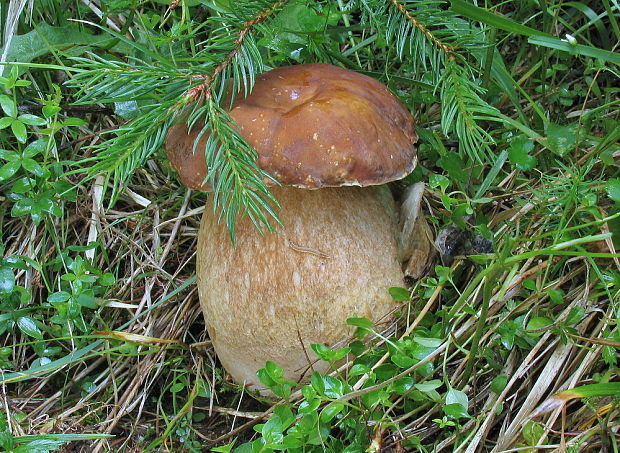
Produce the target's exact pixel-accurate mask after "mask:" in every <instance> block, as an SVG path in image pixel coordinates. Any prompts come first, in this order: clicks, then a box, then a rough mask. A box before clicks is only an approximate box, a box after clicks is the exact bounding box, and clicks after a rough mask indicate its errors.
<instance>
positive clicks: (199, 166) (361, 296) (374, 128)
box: [166, 64, 417, 388]
mask: <svg viewBox="0 0 620 453" xmlns="http://www.w3.org/2000/svg"><path fill="white" fill-rule="evenodd" d="M230 116H231V117H232V118H233V120H234V121H235V122H236V123H237V125H238V126H239V131H240V133H241V134H242V135H243V137H244V138H245V139H246V140H247V141H248V143H249V144H250V145H252V146H253V147H254V148H255V149H256V151H257V152H258V156H259V157H258V165H259V166H260V167H261V168H262V169H263V170H265V171H266V172H268V173H269V174H271V175H272V176H273V177H274V178H275V179H277V180H278V181H279V182H280V183H281V184H282V185H283V187H275V188H273V194H274V195H275V197H276V198H277V199H278V201H279V202H280V204H281V206H282V209H281V211H280V216H281V220H282V222H283V224H284V227H283V228H281V229H280V230H279V231H278V232H277V233H275V234H267V235H264V236H261V235H260V234H258V233H257V231H256V229H255V227H254V226H253V224H252V223H251V221H250V220H249V219H248V218H240V219H239V220H238V222H237V225H236V237H237V244H236V246H233V245H232V244H231V242H230V240H229V237H228V231H227V229H226V227H225V226H224V225H222V224H220V223H219V222H218V216H217V214H214V212H213V209H212V207H207V209H205V211H204V214H203V219H202V223H201V226H200V232H199V236H198V257H197V275H198V290H199V297H200V304H201V306H202V309H203V311H204V314H205V320H206V325H207V329H208V331H209V335H210V338H211V340H212V342H213V346H214V347H215V351H216V352H217V354H218V356H219V358H220V361H221V362H222V365H223V366H224V367H225V368H226V370H227V371H228V372H229V373H230V374H231V375H232V377H233V379H234V380H235V381H237V382H238V383H241V384H246V385H249V386H250V387H257V388H260V386H261V385H260V382H259V381H258V378H257V377H256V371H257V370H258V369H260V368H262V367H263V366H264V364H265V362H266V361H272V362H275V363H277V364H278V365H280V366H281V367H282V368H283V369H284V372H285V377H287V378H288V379H291V380H293V381H300V380H302V379H304V378H305V377H307V373H308V372H309V371H311V370H318V371H323V370H325V367H326V364H325V363H314V362H316V356H315V355H314V353H313V351H312V350H311V348H310V345H312V344H315V343H317V344H322V345H327V346H332V345H334V344H336V343H338V342H340V341H342V340H343V339H345V338H347V336H348V335H349V334H350V333H351V332H352V330H351V329H352V328H351V327H349V326H347V325H346V320H347V318H350V317H352V316H354V315H357V316H360V317H367V318H369V319H371V320H373V321H375V322H381V321H383V322H386V321H388V320H389V314H390V313H391V312H392V311H393V310H394V308H395V302H394V301H393V300H392V298H391V297H390V295H389V294H388V288H389V287H391V286H402V284H403V270H402V268H401V261H402V257H401V256H400V255H399V233H398V231H397V230H398V214H397V211H396V207H395V203H394V200H393V198H392V195H391V193H390V191H389V189H388V188H387V187H386V186H381V185H382V184H385V183H387V182H389V181H393V180H397V179H400V178H402V177H404V176H405V175H407V174H408V173H409V172H411V170H412V169H413V168H414V166H415V164H416V153H415V148H414V143H415V142H416V141H417V136H416V134H415V132H414V129H413V126H414V120H413V118H412V116H411V114H410V113H409V112H408V111H407V109H406V108H405V107H404V106H403V105H402V103H401V102H400V101H399V100H398V99H397V98H396V97H395V96H394V95H393V94H392V93H390V91H389V90H388V89H387V88H386V87H385V86H384V85H382V84H381V83H379V82H378V81H376V80H374V79H372V78H371V77H367V76H365V75H362V74H359V73H356V72H353V71H349V70H346V69H342V68H339V67H336V66H331V65H326V64H310V65H298V66H288V67H281V68H278V69H274V70H272V71H269V72H266V73H264V74H262V75H260V76H258V77H257V78H256V83H255V85H254V88H253V90H252V92H251V93H250V94H249V95H248V96H247V97H245V98H238V99H237V100H236V101H235V103H234V105H233V107H232V109H231V110H230ZM199 131H200V127H196V128H195V129H193V130H191V131H188V129H187V126H186V125H185V124H184V123H179V124H177V125H175V126H173V127H172V128H171V130H170V131H169V134H168V137H167V140H166V149H167V152H168V155H169V158H170V161H171V162H172V164H173V165H174V166H175V167H176V168H177V170H178V171H179V174H180V177H181V179H182V180H183V182H184V183H185V184H186V185H187V186H189V187H191V188H194V189H200V190H208V186H206V185H204V184H203V182H204V180H205V176H206V172H207V169H206V166H205V159H204V155H203V154H202V153H201V152H196V153H194V152H193V150H194V149H197V150H202V149H204V143H205V142H204V141H205V140H206V138H205V137H203V138H201V142H200V143H199V144H198V146H197V147H196V148H194V141H195V140H196V137H197V135H198V133H199ZM345 186H346V187H345ZM366 186H373V187H366ZM309 189H310V190H309ZM400 248H402V245H401V247H400Z"/></svg>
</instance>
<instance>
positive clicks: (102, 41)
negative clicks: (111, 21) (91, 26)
mask: <svg viewBox="0 0 620 453" xmlns="http://www.w3.org/2000/svg"><path fill="white" fill-rule="evenodd" d="M112 39H113V38H111V37H110V36H107V35H101V36H95V35H93V34H91V33H89V32H87V31H85V28H83V27H81V28H77V27H75V26H74V25H67V26H64V27H52V26H50V25H47V24H45V23H40V24H39V25H36V29H35V30H32V31H30V32H28V33H25V34H23V35H15V36H13V39H12V41H11V47H10V48H9V49H8V52H7V55H6V61H19V62H20V63H29V62H31V61H32V60H34V59H35V58H38V57H40V56H43V55H45V54H47V53H50V52H51V51H52V50H54V49H63V48H70V49H74V50H71V51H65V52H63V53H64V54H72V55H77V54H80V53H83V52H85V51H87V50H88V48H86V47H80V46H84V45H92V46H105V45H107V44H109V43H110V42H111V41H112ZM120 45H122V44H120Z"/></svg>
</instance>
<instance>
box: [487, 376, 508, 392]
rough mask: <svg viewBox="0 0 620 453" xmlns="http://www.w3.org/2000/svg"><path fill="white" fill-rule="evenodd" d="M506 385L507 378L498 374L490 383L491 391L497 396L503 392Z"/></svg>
mask: <svg viewBox="0 0 620 453" xmlns="http://www.w3.org/2000/svg"><path fill="white" fill-rule="evenodd" d="M506 385H508V376H506V375H504V374H500V375H499V376H495V378H494V379H493V380H492V381H491V391H492V392H493V393H495V394H497V395H499V394H500V393H502V392H503V391H504V389H505V388H506Z"/></svg>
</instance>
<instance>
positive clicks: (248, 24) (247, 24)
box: [188, 0, 288, 100]
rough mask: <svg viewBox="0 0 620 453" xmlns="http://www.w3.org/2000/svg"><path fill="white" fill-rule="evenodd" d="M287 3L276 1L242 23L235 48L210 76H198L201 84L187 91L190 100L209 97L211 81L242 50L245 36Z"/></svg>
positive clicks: (285, 1)
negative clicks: (203, 95) (204, 96)
mask: <svg viewBox="0 0 620 453" xmlns="http://www.w3.org/2000/svg"><path fill="white" fill-rule="evenodd" d="M287 2H288V0H280V1H277V2H275V3H273V4H272V5H271V6H269V7H267V8H265V9H264V10H262V11H261V12H260V13H258V15H257V16H256V17H254V18H253V19H251V20H246V21H244V22H243V25H244V27H243V28H242V29H241V30H239V32H238V37H237V38H236V39H235V41H234V43H235V44H236V45H235V47H234V48H233V49H232V50H231V51H230V52H228V55H226V57H225V58H224V59H223V60H222V61H221V62H220V63H219V64H218V65H217V66H216V67H215V69H214V70H213V72H212V73H211V74H208V75H202V76H198V78H202V79H203V82H202V83H201V84H199V85H197V86H195V87H193V88H191V89H190V90H189V91H188V95H189V97H190V98H191V99H192V100H197V99H198V98H199V97H200V96H201V95H202V93H205V95H206V96H211V85H212V84H213V81H214V80H215V79H216V78H217V77H218V76H220V75H221V74H222V72H224V71H225V69H226V68H227V67H228V66H229V65H230V63H231V62H232V61H233V59H234V58H235V57H236V56H237V54H238V53H239V52H240V51H241V50H242V48H243V44H244V42H245V38H246V36H248V34H249V33H250V32H251V31H252V29H253V28H254V27H256V26H257V25H258V24H260V23H261V22H263V21H265V19H267V18H268V17H269V16H271V15H273V14H274V13H275V12H276V11H277V10H279V9H280V8H282V7H283V6H284V5H286V3H287Z"/></svg>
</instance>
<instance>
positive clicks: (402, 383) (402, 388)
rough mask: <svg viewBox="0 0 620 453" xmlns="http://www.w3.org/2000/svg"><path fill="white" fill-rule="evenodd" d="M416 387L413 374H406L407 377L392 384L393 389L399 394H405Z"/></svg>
mask: <svg viewBox="0 0 620 453" xmlns="http://www.w3.org/2000/svg"><path fill="white" fill-rule="evenodd" d="M414 387H415V379H413V378H412V377H411V376H405V377H402V378H399V379H397V380H396V381H394V383H393V384H392V385H391V388H392V390H393V391H394V392H396V393H398V394H399V395H404V394H405V393H407V392H409V391H410V390H411V389H413V388H414Z"/></svg>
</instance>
